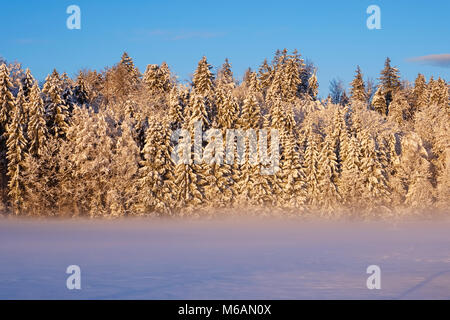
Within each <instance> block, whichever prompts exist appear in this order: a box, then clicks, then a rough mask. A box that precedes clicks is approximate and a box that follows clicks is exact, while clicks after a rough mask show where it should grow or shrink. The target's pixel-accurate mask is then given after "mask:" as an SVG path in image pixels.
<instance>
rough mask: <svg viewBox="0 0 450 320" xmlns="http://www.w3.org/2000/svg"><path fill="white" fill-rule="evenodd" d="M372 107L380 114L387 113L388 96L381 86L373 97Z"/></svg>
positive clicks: (384, 114)
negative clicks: (386, 96)
mask: <svg viewBox="0 0 450 320" xmlns="http://www.w3.org/2000/svg"><path fill="white" fill-rule="evenodd" d="M372 107H373V108H374V110H375V111H377V112H378V113H379V114H381V115H383V116H386V115H387V105H386V98H385V95H384V94H383V91H382V89H381V87H379V88H378V89H377V91H376V92H375V94H374V96H373V98H372Z"/></svg>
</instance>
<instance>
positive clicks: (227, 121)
mask: <svg viewBox="0 0 450 320" xmlns="http://www.w3.org/2000/svg"><path fill="white" fill-rule="evenodd" d="M215 104H216V110H217V116H216V118H215V123H214V125H215V126H216V127H217V128H219V129H221V130H222V132H223V133H225V131H226V129H233V128H234V127H235V124H236V121H237V120H238V112H239V104H238V102H237V99H236V98H235V97H234V96H233V95H232V94H231V92H230V91H229V86H226V85H225V84H222V83H220V84H219V85H218V86H217V88H216V103H215Z"/></svg>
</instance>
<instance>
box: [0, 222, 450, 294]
mask: <svg viewBox="0 0 450 320" xmlns="http://www.w3.org/2000/svg"><path fill="white" fill-rule="evenodd" d="M373 264H375V265H378V266H380V268H381V289H380V290H369V289H367V287H366V280H367V277H369V274H366V268H367V267H368V266H369V265H373ZM69 265H79V266H80V268H81V286H82V287H81V290H68V289H67V288H66V278H67V277H68V276H69V275H68V274H66V268H67V266H69ZM0 298H1V299H314V298H319V299H333V298H344V299H355V298H362V299H413V298H419V299H429V298H433V299H449V298H450V221H448V220H446V221H442V220H441V221H436V222H430V221H416V222H409V223H407V222H402V223H397V224H388V223H375V222H371V223H356V222H354V223H353V222H345V223H343V222H305V221H297V220H276V219H248V220H243V219H242V218H239V219H234V220H233V219H225V220H209V221H198V220H197V221H191V220H153V219H122V220H115V221H104V220H48V219H47V220H18V219H6V218H3V219H0Z"/></svg>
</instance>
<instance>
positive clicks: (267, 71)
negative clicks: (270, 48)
mask: <svg viewBox="0 0 450 320" xmlns="http://www.w3.org/2000/svg"><path fill="white" fill-rule="evenodd" d="M258 77H259V81H260V84H261V91H262V92H263V94H264V95H265V94H266V91H267V90H268V89H269V87H270V86H271V84H272V79H273V77H274V70H273V69H272V67H271V66H270V65H269V64H268V63H267V59H264V62H263V63H262V65H261V66H260V67H259V70H258Z"/></svg>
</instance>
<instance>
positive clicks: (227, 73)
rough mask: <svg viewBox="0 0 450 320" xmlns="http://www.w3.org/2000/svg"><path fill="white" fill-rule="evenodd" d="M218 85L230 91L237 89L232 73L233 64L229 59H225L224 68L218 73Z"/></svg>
mask: <svg viewBox="0 0 450 320" xmlns="http://www.w3.org/2000/svg"><path fill="white" fill-rule="evenodd" d="M216 84H217V86H221V87H223V88H227V89H228V90H231V89H234V87H235V82H234V78H233V72H232V71H231V64H230V62H229V61H228V59H225V62H224V64H223V65H222V68H220V69H219V71H218V72H217V79H216Z"/></svg>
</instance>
